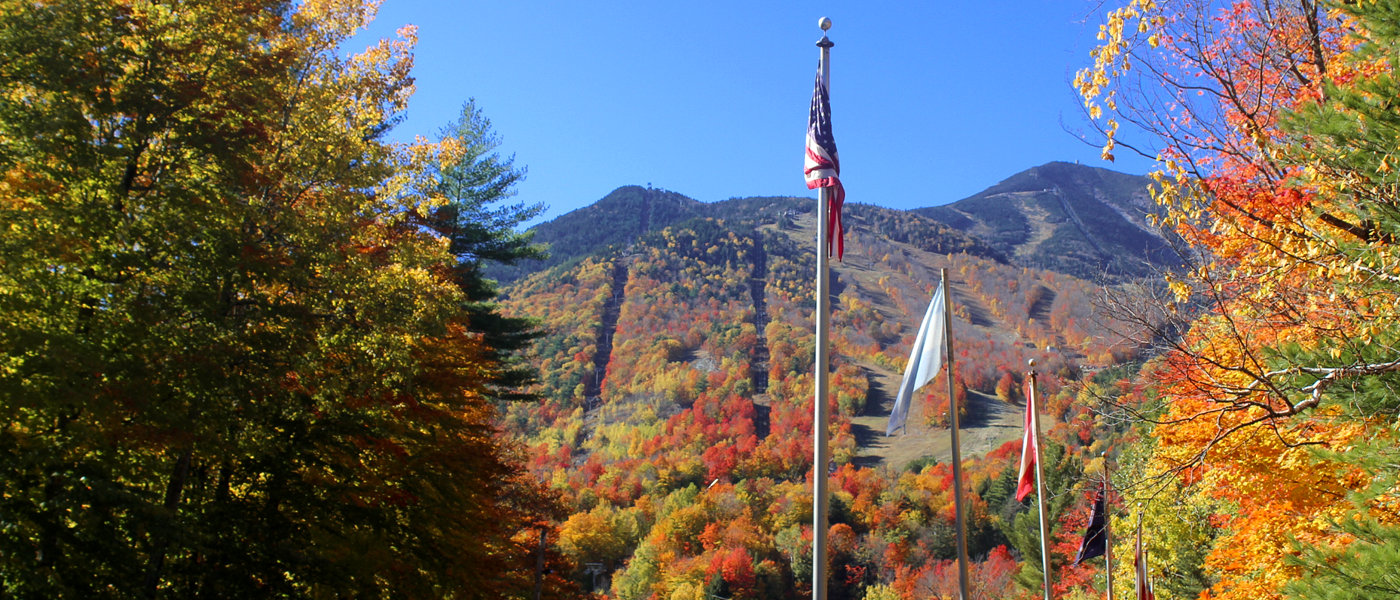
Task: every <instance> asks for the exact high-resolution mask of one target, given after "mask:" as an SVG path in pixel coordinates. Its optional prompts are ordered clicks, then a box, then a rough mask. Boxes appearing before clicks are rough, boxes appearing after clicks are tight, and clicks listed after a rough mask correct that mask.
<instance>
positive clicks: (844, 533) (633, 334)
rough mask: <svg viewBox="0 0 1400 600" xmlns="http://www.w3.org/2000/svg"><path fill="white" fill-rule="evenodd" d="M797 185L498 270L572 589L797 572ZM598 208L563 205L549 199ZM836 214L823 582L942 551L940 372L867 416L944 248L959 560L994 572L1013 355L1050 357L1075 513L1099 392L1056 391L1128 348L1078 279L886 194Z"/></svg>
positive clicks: (1000, 583) (883, 394)
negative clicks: (894, 418)
mask: <svg viewBox="0 0 1400 600" xmlns="http://www.w3.org/2000/svg"><path fill="white" fill-rule="evenodd" d="M630 190H637V191H638V192H639V193H642V194H644V193H646V190H643V189H641V188H621V189H620V190H619V191H618V192H614V193H613V194H612V195H610V196H609V197H608V198H606V199H604V200H603V201H601V202H600V204H615V203H617V202H618V200H619V199H620V198H621V199H625V198H633V199H635V200H641V199H643V198H644V197H645V196H629V194H630ZM658 193H659V192H658ZM811 202H812V201H811V200H810V199H806V200H804V199H786V198H776V199H775V198H751V199H735V200H728V201H723V202H716V203H713V204H709V205H701V204H698V203H697V204H695V205H689V204H687V205H685V206H687V209H686V210H687V211H693V212H696V213H699V212H707V213H708V214H711V215H719V216H718V217H702V218H692V219H689V220H681V221H678V222H675V223H673V224H670V225H667V226H663V227H659V228H657V229H656V230H655V231H653V232H650V233H647V234H645V235H638V236H636V237H635V239H632V240H628V241H627V242H626V243H618V244H611V245H602V246H600V251H598V252H595V253H594V254H591V255H589V256H587V257H573V258H570V259H568V260H567V261H563V262H559V263H558V266H554V267H551V268H547V269H543V270H540V271H538V272H535V273H533V274H531V275H528V276H525V277H524V278H522V279H520V280H518V281H516V282H515V283H513V284H510V285H509V286H507V287H506V288H505V294H504V296H503V298H504V299H503V307H504V308H505V310H506V311H507V313H508V314H514V315H520V316H531V317H534V318H537V319H539V322H540V324H541V326H542V330H543V331H544V335H543V337H542V338H541V339H540V340H539V341H538V342H537V343H536V345H535V346H534V348H533V350H532V352H531V353H530V356H531V361H532V362H533V364H535V365H536V366H538V367H539V368H540V370H541V375H542V377H541V382H540V384H539V385H538V387H537V388H535V390H534V391H535V392H536V393H538V394H539V395H540V396H541V397H542V398H543V400H542V403H541V404H539V405H531V404H511V405H508V406H506V407H505V408H504V410H505V411H506V413H505V418H504V420H503V423H504V425H505V427H506V429H507V431H508V432H510V434H511V435H513V436H515V437H517V438H518V439H521V440H524V442H525V444H526V446H527V448H528V449H529V455H530V465H531V466H530V468H531V469H532V470H533V471H534V472H535V473H536V475H537V476H538V477H539V478H540V479H541V480H543V481H547V482H550V484H551V486H552V487H554V488H555V489H557V490H560V491H562V492H563V493H565V494H566V496H567V501H568V502H570V503H572V506H573V511H574V514H573V516H572V517H570V518H569V519H568V520H567V521H565V522H564V523H563V524H562V525H561V527H560V530H559V533H558V536H559V537H558V544H559V547H560V548H561V549H562V550H563V552H564V553H565V554H567V555H568V556H569V557H570V558H572V559H573V561H574V562H575V564H577V565H579V567H578V570H577V571H575V572H574V573H573V576H574V577H575V579H576V581H577V582H578V583H579V584H580V585H581V586H583V587H584V588H585V589H596V591H597V592H598V593H607V594H609V596H610V597H616V598H638V599H640V598H648V597H653V595H655V597H665V598H691V597H696V598H703V597H707V596H706V594H715V595H719V596H723V597H738V598H789V597H800V596H802V595H803V594H804V593H809V592H804V590H806V589H807V588H808V587H809V586H810V571H809V569H810V563H809V561H810V558H808V557H809V556H810V555H809V554H808V553H809V552H810V536H811V531H810V521H811V491H810V478H811V472H812V464H811V460H812V458H811V454H812V446H811V444H812V442H811V434H812V431H811V428H812V411H811V402H812V372H811V370H812V360H813V358H812V357H813V346H812V344H813V335H812V318H813V314H812V310H813V306H814V299H813V297H812V294H813V289H814V287H813V286H814V276H815V269H814V267H815V250H814V240H815V237H816V233H815V227H814V223H813V215H812V213H811V208H812V207H811ZM601 214H604V213H602V212H597V213H595V212H594V211H592V210H590V209H581V210H580V211H575V212H574V213H571V214H570V215H566V216H565V217H561V218H560V219H558V220H557V221H556V223H568V222H575V221H577V220H580V219H593V218H595V217H597V215H601ZM597 218H601V217H597ZM632 222H633V221H628V223H632ZM846 223H847V228H848V241H847V252H846V256H845V260H844V262H840V263H834V265H835V267H834V271H833V278H834V281H835V283H834V286H833V288H834V292H835V293H834V296H835V297H834V298H833V307H834V310H835V312H834V314H833V317H832V325H833V329H834V332H835V335H834V344H835V351H834V354H833V365H834V373H833V376H832V389H833V397H832V404H833V407H832V408H833V414H834V415H835V417H834V421H833V423H832V447H833V450H834V456H835V468H836V471H835V473H836V475H835V477H836V480H837V482H839V484H838V485H837V489H839V490H840V491H838V492H837V493H836V496H835V497H834V499H833V506H835V507H836V508H834V509H833V510H834V511H835V512H834V514H835V515H836V517H835V519H836V520H835V523H836V528H835V529H834V530H833V538H834V540H836V542H837V546H838V547H836V548H833V557H834V561H835V562H836V564H837V565H838V568H837V570H836V572H837V573H838V575H839V577H838V578H837V581H834V582H833V586H834V587H833V591H832V594H833V596H832V597H834V598H861V597H863V596H864V594H866V593H867V591H868V590H869V589H872V586H877V585H882V584H883V585H893V586H896V587H897V588H898V589H901V590H906V591H907V592H908V593H915V590H937V589H942V588H941V587H940V586H947V585H949V583H950V581H952V580H950V579H949V578H950V577H952V576H954V574H955V571H956V570H955V569H950V568H949V563H948V559H950V558H951V557H952V543H953V540H952V535H951V533H952V532H951V520H950V519H951V513H950V512H949V511H950V508H949V503H950V502H951V496H950V495H949V494H950V490H949V483H948V481H947V473H948V471H947V465H946V463H942V464H938V462H937V461H939V460H943V461H946V459H947V454H948V443H947V441H946V436H947V433H946V431H947V430H946V419H947V417H946V412H947V410H948V406H949V403H948V399H947V397H946V383H943V384H937V385H930V386H929V387H928V388H925V390H924V393H923V394H921V395H920V397H919V398H918V402H917V406H916V407H915V409H914V411H913V414H914V425H913V426H912V427H911V428H910V432H909V433H908V434H907V435H904V436H900V437H895V438H888V439H886V438H884V437H883V429H884V418H885V416H886V415H887V414H888V411H889V406H890V404H891V403H892V402H893V398H892V397H891V396H890V395H891V394H892V393H893V391H894V390H895V389H896V388H897V385H898V378H899V374H900V373H901V372H902V370H903V365H904V360H905V358H906V357H907V354H908V352H909V344H910V343H911V340H912V336H913V334H914V332H915V330H916V329H917V328H918V324H919V319H920V318H922V315H923V313H924V309H925V308H926V305H927V302H928V298H929V296H930V294H931V292H932V290H933V287H934V286H936V285H937V283H938V280H939V269H944V268H946V269H948V272H949V276H950V278H951V281H952V285H953V289H954V311H955V315H956V318H955V323H954V345H955V351H956V352H957V353H958V359H959V369H958V371H957V374H956V379H955V387H956V389H957V405H958V406H959V409H960V410H961V411H962V412H963V414H964V415H966V420H965V427H966V428H967V429H966V431H965V432H964V434H965V439H966V440H968V445H967V446H966V447H965V448H964V452H965V456H966V455H967V454H966V453H970V454H971V455H973V456H975V457H976V458H974V459H973V462H972V463H971V465H970V469H971V472H972V473H973V480H974V481H975V482H976V484H975V485H974V490H973V491H974V497H975V498H976V499H975V500H974V503H977V505H979V506H987V507H988V508H986V509H979V512H977V513H976V514H975V515H974V516H973V518H972V523H973V527H974V531H975V534H974V536H973V547H972V551H973V553H974V554H975V555H976V557H977V558H978V560H979V562H978V565H977V577H978V578H979V581H981V582H983V584H984V585H985V586H988V589H992V590H1002V592H1004V593H1011V592H1012V591H1013V590H1014V589H1018V588H1016V584H1015V583H1014V581H1013V575H1015V574H1016V573H1018V572H1020V571H1018V567H1017V560H1019V559H1020V557H1022V556H1024V555H1025V553H1027V552H1030V551H1031V546H1033V540H1032V539H1031V538H1030V537H1028V535H1029V533H1028V532H1029V531H1030V525H1029V523H1030V521H1028V520H1026V519H1025V518H1020V519H1019V520H1018V515H1022V514H1026V513H1027V511H1028V507H1027V506H1025V505H1023V504H1021V503H1019V502H1015V501H1014V500H1012V499H1010V491H1011V487H1012V484H1013V481H1012V475H1013V473H1012V472H1013V471H1014V470H1015V464H1014V463H1015V461H1016V459H1017V456H1018V452H1019V445H1018V444H1019V436H1020V433H1021V430H1020V426H1019V423H1020V418H1021V417H1020V411H1021V410H1022V409H1020V403H1021V402H1023V398H1022V397H1021V392H1020V391H1019V390H1020V389H1021V386H1020V383H1021V381H1022V378H1023V376H1024V371H1025V365H1026V361H1027V359H1029V358H1035V359H1037V360H1039V361H1040V362H1041V364H1042V365H1043V367H1042V369H1043V370H1045V371H1046V372H1047V374H1046V375H1043V376H1042V392H1043V393H1045V394H1046V395H1047V397H1048V398H1049V399H1050V400H1048V407H1049V411H1048V413H1049V414H1048V415H1047V416H1046V419H1045V420H1046V423H1047V429H1050V430H1052V433H1051V434H1050V435H1051V437H1053V438H1054V439H1056V440H1060V445H1057V446H1055V448H1056V450H1054V452H1056V453H1057V454H1055V455H1054V456H1056V458H1055V461H1054V462H1053V463H1052V469H1051V472H1052V473H1055V474H1056V475H1055V476H1056V478H1057V479H1056V480H1055V481H1056V483H1055V485H1057V486H1059V487H1058V488H1057V489H1059V490H1060V491H1061V492H1062V500H1061V501H1059V503H1058V504H1057V505H1056V507H1055V514H1056V516H1057V518H1058V517H1061V516H1063V517H1064V518H1065V519H1070V521H1066V523H1072V522H1073V521H1072V520H1073V519H1079V520H1080V521H1082V520H1083V518H1084V515H1083V514H1080V513H1082V510H1080V509H1081V508H1082V507H1079V506H1078V505H1077V504H1076V503H1074V502H1071V500H1070V499H1071V496H1070V495H1064V494H1063V493H1064V492H1068V491H1069V490H1070V489H1072V488H1073V486H1075V485H1076V479H1075V477H1076V476H1075V473H1078V472H1079V470H1080V469H1082V468H1083V465H1084V464H1085V463H1089V464H1097V463H1095V462H1094V458H1093V456H1094V454H1093V452H1094V451H1095V450H1096V449H1097V448H1099V447H1100V446H1101V444H1100V446H1093V445H1092V442H1094V441H1095V440H1096V439H1101V438H1102V437H1103V434H1104V432H1105V431H1107V429H1105V428H1107V427H1110V426H1109V425H1108V424H1107V423H1102V422H1098V421H1096V420H1095V419H1094V418H1092V415H1091V414H1090V413H1089V407H1090V406H1092V405H1093V402H1096V400H1095V401H1090V400H1089V399H1090V398H1096V397H1097V396H1095V395H1094V394H1093V393H1088V392H1084V393H1085V395H1084V396H1083V399H1077V398H1076V397H1075V393H1077V392H1076V391H1077V390H1081V389H1082V388H1083V386H1082V385H1081V384H1080V380H1081V378H1082V377H1083V376H1084V375H1085V373H1086V372H1090V371H1093V370H1095V369H1098V368H1102V367H1106V366H1111V365H1115V364H1118V363H1120V362H1122V361H1124V360H1128V359H1130V358H1131V357H1132V356H1134V354H1135V351H1136V349H1135V348H1133V347H1130V346H1126V345H1121V344H1115V343H1114V342H1113V340H1116V339H1118V338H1116V337H1115V336H1113V335H1111V334H1110V332H1109V331H1108V330H1107V329H1106V328H1105V327H1106V326H1108V324H1106V323H1101V322H1100V320H1099V319H1097V318H1096V317H1095V315H1094V314H1093V309H1092V305H1093V297H1094V296H1095V295H1096V294H1097V293H1098V288H1097V287H1096V286H1095V285H1093V284H1090V283H1088V282H1085V281H1083V280H1080V279H1077V278H1075V277H1073V276H1071V275H1067V274H1063V273H1055V272H1051V271H1040V270H1036V269H1031V268H1027V267H1020V266H1013V265H1012V264H1009V262H1010V260H1009V258H1008V257H1007V256H1006V255H1005V254H1003V253H1002V252H1000V251H998V250H997V249H996V248H994V247H993V246H992V245H989V244H987V243H985V242H983V241H982V240H981V239H979V238H977V237H973V236H969V235H967V234H965V233H962V232H960V231H958V230H957V229H955V228H953V227H950V226H948V225H945V224H942V223H939V222H936V221H931V220H928V219H926V218H923V217H920V216H918V215H915V214H911V213H908V212H905V211H898V210H891V209H885V208H880V207H875V206H869V205H859V204H855V205H850V206H849V207H848V209H847V219H846ZM556 226H557V225H551V227H556ZM569 229H570V230H577V229H580V228H579V227H575V226H572V225H571V226H570V227H569ZM550 230H551V229H546V228H544V227H540V228H538V229H537V231H539V232H541V235H543V232H545V231H550ZM551 235H552V234H551ZM537 239H538V238H537ZM569 247H570V248H576V247H577V246H569ZM1120 325H1122V324H1120ZM940 381H946V380H942V379H940ZM1070 384H1073V385H1070ZM1094 389H1099V388H1098V386H1096V387H1095V388H1094ZM1118 393H1120V392H1116V391H1115V392H1114V394H1115V395H1116V394H1118ZM877 431H879V432H880V435H877V434H876V432H877ZM1091 446H1092V447H1091ZM1076 510H1078V511H1079V512H1075V511H1076ZM911 511H913V512H911ZM900 515H902V516H900ZM1072 515H1073V516H1072ZM588 564H594V565H595V567H592V568H586V565H588ZM1086 572H1088V571H1086ZM1080 576H1081V577H1083V576H1085V575H1080ZM595 581H596V582H597V586H598V587H596V588H593V585H594V583H595ZM1028 581H1029V579H1028Z"/></svg>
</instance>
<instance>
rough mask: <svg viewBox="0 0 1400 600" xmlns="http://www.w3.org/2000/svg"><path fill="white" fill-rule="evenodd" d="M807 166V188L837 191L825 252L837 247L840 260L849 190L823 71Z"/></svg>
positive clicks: (819, 76)
mask: <svg viewBox="0 0 1400 600" xmlns="http://www.w3.org/2000/svg"><path fill="white" fill-rule="evenodd" d="M804 163H805V164H804V166H805V167H806V175H807V189H809V190H815V189H817V188H823V187H834V188H836V189H834V190H832V191H831V194H829V195H828V197H829V198H830V201H829V203H828V205H827V206H828V211H827V212H828V214H829V215H830V217H829V218H830V223H829V224H828V225H827V230H826V252H827V254H828V255H830V254H832V246H833V245H835V254H836V258H837V259H838V260H840V259H841V256H842V255H843V254H845V252H846V243H845V240H844V239H843V238H844V236H845V228H843V227H842V226H841V204H842V203H843V202H845V201H846V188H845V187H843V186H842V185H841V159H840V158H838V157H837V156H836V138H834V137H832V135H831V104H830V102H828V101H827V96H826V83H825V82H823V81H822V74H821V69H818V70H817V86H816V89H815V90H813V91H812V112H811V114H810V115H809V116H808V117H807V158H806V160H805V161H804Z"/></svg>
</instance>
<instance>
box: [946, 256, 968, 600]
mask: <svg viewBox="0 0 1400 600" xmlns="http://www.w3.org/2000/svg"><path fill="white" fill-rule="evenodd" d="M939 274H940V275H942V276H943V283H942V285H943V327H944V329H943V355H944V356H945V357H947V361H948V415H949V419H948V425H949V428H950V429H951V430H952V433H953V513H954V515H955V517H954V521H955V526H956V527H957V528H958V592H959V594H960V596H959V598H961V599H962V600H972V595H971V594H969V593H968V591H967V589H968V588H967V526H966V524H965V523H964V522H963V497H962V492H963V485H962V443H961V442H960V441H959V440H958V397H957V395H956V393H954V391H953V296H952V291H950V290H949V289H948V269H946V268H943V269H939Z"/></svg>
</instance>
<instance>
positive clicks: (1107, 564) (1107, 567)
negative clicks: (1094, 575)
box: [1100, 452, 1113, 600]
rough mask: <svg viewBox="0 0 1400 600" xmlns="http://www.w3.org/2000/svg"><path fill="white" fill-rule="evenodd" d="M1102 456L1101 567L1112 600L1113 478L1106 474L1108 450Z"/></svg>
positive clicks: (1109, 598)
mask: <svg viewBox="0 0 1400 600" xmlns="http://www.w3.org/2000/svg"><path fill="white" fill-rule="evenodd" d="M1100 456H1102V457H1103V568H1104V572H1105V573H1106V574H1107V577H1108V581H1107V583H1106V585H1107V586H1108V600H1113V503H1112V497H1111V496H1112V494H1113V480H1112V479H1110V478H1109V476H1108V452H1104V453H1103V454H1101V455H1100Z"/></svg>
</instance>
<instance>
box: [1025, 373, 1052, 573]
mask: <svg viewBox="0 0 1400 600" xmlns="http://www.w3.org/2000/svg"><path fill="white" fill-rule="evenodd" d="M1029 363H1030V374H1029V377H1030V379H1031V384H1030V386H1029V388H1030V397H1028V398H1026V402H1027V406H1026V410H1028V411H1030V413H1031V435H1033V436H1035V497H1036V503H1037V504H1039V505H1040V563H1041V570H1042V572H1043V573H1044V575H1045V600H1050V532H1049V529H1048V528H1047V527H1046V521H1047V520H1046V518H1045V471H1044V470H1043V469H1042V468H1041V466H1040V410H1039V409H1038V408H1037V407H1036V404H1035V359H1034V358H1032V359H1030V361H1029Z"/></svg>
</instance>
